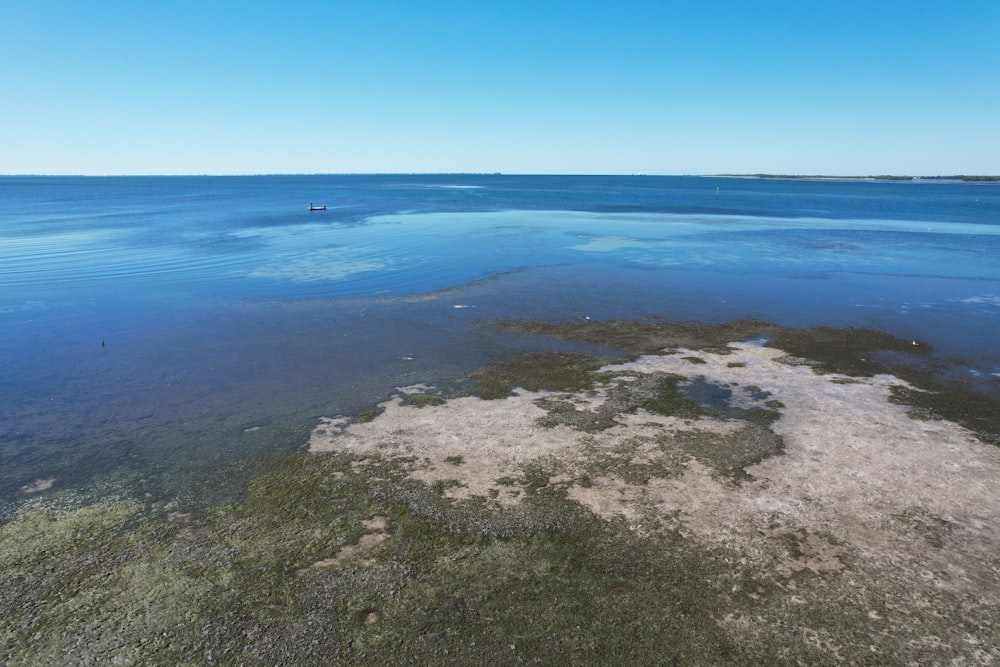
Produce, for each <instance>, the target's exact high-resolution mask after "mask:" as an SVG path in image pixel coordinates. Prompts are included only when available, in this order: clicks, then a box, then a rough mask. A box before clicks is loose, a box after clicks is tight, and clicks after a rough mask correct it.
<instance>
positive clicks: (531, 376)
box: [468, 352, 602, 399]
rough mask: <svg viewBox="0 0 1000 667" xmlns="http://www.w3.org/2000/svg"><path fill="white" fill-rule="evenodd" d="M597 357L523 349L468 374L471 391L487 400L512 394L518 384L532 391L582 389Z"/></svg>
mask: <svg viewBox="0 0 1000 667" xmlns="http://www.w3.org/2000/svg"><path fill="white" fill-rule="evenodd" d="M601 365H602V364H601V362H600V361H599V360H597V359H594V358H592V357H589V356H587V355H585V354H580V353H570V352H521V353H516V354H511V355H508V356H506V357H504V358H503V359H501V360H499V361H497V362H494V363H492V364H489V365H487V366H485V367H483V368H481V369H479V370H476V371H474V372H472V373H469V374H468V378H469V380H471V382H472V387H471V389H470V393H472V394H474V395H476V396H478V397H480V398H484V399H498V398H506V397H507V396H510V394H511V392H512V391H513V390H514V389H515V388H516V387H523V388H524V389H527V390H529V391H540V390H542V389H548V390H551V391H567V392H569V391H580V390H582V389H585V388H588V387H590V386H591V383H592V380H591V376H590V374H591V372H592V371H594V370H596V369H597V368H599V367H600V366H601Z"/></svg>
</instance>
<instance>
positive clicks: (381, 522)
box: [296, 515, 391, 575]
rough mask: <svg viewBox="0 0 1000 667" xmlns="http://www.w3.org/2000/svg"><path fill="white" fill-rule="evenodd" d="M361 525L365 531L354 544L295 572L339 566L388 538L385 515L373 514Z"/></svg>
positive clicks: (362, 561)
mask: <svg viewBox="0 0 1000 667" xmlns="http://www.w3.org/2000/svg"><path fill="white" fill-rule="evenodd" d="M361 526H362V527H363V528H364V529H365V533H364V534H363V535H362V536H361V537H360V538H359V539H358V541H357V542H356V543H355V544H348V545H345V546H343V547H341V548H340V549H338V550H337V553H336V554H334V555H333V556H332V557H331V558H324V559H323V560H320V561H316V562H315V563H313V564H312V565H310V566H309V567H307V568H304V569H302V570H299V571H298V572H297V573H296V574H299V575H302V574H305V573H306V572H308V571H309V570H317V569H320V568H325V567H340V566H341V565H343V564H344V563H347V562H348V561H352V560H357V559H358V558H359V557H361V556H363V555H364V554H366V553H368V552H369V551H371V550H372V549H374V548H375V547H377V546H378V545H380V544H382V543H383V542H385V541H386V540H387V539H388V538H389V528H390V527H391V523H390V521H389V517H387V516H381V515H379V516H374V517H372V518H371V519H367V520H365V521H362V522H361ZM360 563H361V565H362V566H365V567H367V566H368V565H370V564H371V563H370V562H369V561H366V560H361V561H360Z"/></svg>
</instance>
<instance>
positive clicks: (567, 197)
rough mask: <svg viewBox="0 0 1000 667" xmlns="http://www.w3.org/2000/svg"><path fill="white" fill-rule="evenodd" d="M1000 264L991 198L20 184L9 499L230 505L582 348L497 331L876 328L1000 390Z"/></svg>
mask: <svg viewBox="0 0 1000 667" xmlns="http://www.w3.org/2000/svg"><path fill="white" fill-rule="evenodd" d="M717 188H718V190H717ZM310 202H313V203H316V204H320V203H325V204H326V205H327V206H328V209H327V210H326V211H322V212H310V211H308V210H307V209H308V204H309V203H310ZM998 257H1000V186H997V185H993V184H964V183H943V182H931V183H926V182H924V183H921V182H909V183H896V182H892V183H882V182H877V183H873V182H815V181H795V180H760V179H715V178H698V177H548V176H544V177H530V176H473V175H468V176H460V175H452V176H262V177H225V178H223V177H174V178H167V177H153V178H138V177H136V178H68V177H67V178H63V177H60V178H47V177H2V178H0V455H2V459H3V463H4V465H3V466H2V472H0V494H2V495H3V497H5V498H7V499H8V500H10V499H16V498H18V497H19V496H18V495H17V491H18V489H19V488H21V487H22V486H23V485H25V484H28V483H30V482H32V481H34V480H36V479H48V478H53V477H54V478H56V480H57V483H56V487H55V488H66V487H68V486H71V485H88V484H90V485H93V484H97V483H98V481H100V480H106V479H108V478H111V479H113V480H117V481H118V482H120V483H124V484H132V485H141V486H142V487H143V488H146V487H147V486H158V487H159V492H160V493H163V494H166V495H170V494H194V495H198V494H202V495H205V494H209V495H211V494H214V493H217V494H218V495H220V496H225V495H226V494H227V493H229V492H230V491H231V490H232V489H231V488H230V487H231V486H232V488H236V487H238V482H237V481H236V480H238V479H239V478H240V474H239V472H238V471H239V470H242V469H244V467H245V466H244V465H243V464H244V463H245V462H246V461H257V462H261V461H266V460H267V457H268V456H270V455H272V454H278V453H281V452H287V451H290V450H292V449H294V448H295V447H296V446H298V445H299V444H301V442H302V439H303V437H304V435H305V433H306V432H307V431H308V428H309V427H310V426H311V425H312V423H313V422H314V420H315V419H316V418H317V417H318V416H320V415H327V414H334V413H351V412H355V411H357V410H361V409H364V408H365V407H368V406H370V405H371V404H372V403H374V402H375V401H377V400H379V399H381V398H383V397H384V396H385V395H386V394H387V392H390V391H391V390H392V387H394V386H398V385H403V384H410V383H413V382H417V381H427V382H431V383H433V382H440V381H445V380H447V379H450V378H453V377H454V376H456V375H458V374H460V373H462V372H463V371H465V370H468V369H471V368H473V367H475V366H477V365H479V364H481V363H483V362H484V361H487V360H488V359H489V358H490V357H491V355H496V354H499V353H502V352H503V351H504V350H508V349H517V348H519V347H523V346H527V345H531V346H539V345H543V346H549V347H558V346H560V345H561V344H559V343H554V342H551V341H543V340H540V339H534V338H533V339H523V338H519V337H517V336H514V335H512V334H497V333H494V332H493V331H491V329H490V328H489V327H488V325H489V323H490V322H492V321H495V320H497V319H506V318H537V319H554V320H564V319H571V318H586V317H590V318H593V319H604V318H632V317H639V316H644V315H648V314H656V315H662V316H664V317H666V318H669V319H698V320H709V321H724V320H728V319H732V318H737V317H752V318H758V319H764V320H770V321H774V322H777V323H779V324H786V325H795V326H809V325H813V324H829V325H836V326H869V327H874V328H878V329H882V330H885V331H888V332H889V333H893V334H895V335H899V336H902V337H905V338H913V339H919V340H920V341H921V342H922V343H928V344H931V345H932V346H933V347H934V348H935V350H936V351H937V358H938V359H939V360H940V361H942V362H946V363H947V365H948V368H949V370H950V372H952V373H955V374H958V375H962V376H963V377H967V378H969V379H970V380H972V381H977V382H980V383H982V382H984V381H988V380H989V379H990V378H995V377H1000V267H998V263H997V261H996V260H997V258H998ZM994 381H995V380H994ZM995 386H996V385H995V384H994V387H995ZM251 467H252V466H251ZM139 480H144V481H142V482H140V481H139ZM230 481H232V482H233V483H232V485H230V484H229V482H230Z"/></svg>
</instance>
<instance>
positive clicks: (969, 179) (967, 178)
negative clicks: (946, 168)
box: [713, 174, 1000, 183]
mask: <svg viewBox="0 0 1000 667" xmlns="http://www.w3.org/2000/svg"><path fill="white" fill-rule="evenodd" d="M713 176H715V177H716V178H776V179H787V180H804V181H962V182H965V183H1000V176H971V175H956V176H892V175H883V176H822V175H813V176H811V175H801V174H713Z"/></svg>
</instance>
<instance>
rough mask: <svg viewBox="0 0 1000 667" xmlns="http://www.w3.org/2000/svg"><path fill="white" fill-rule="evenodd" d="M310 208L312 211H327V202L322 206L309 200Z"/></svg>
mask: <svg viewBox="0 0 1000 667" xmlns="http://www.w3.org/2000/svg"><path fill="white" fill-rule="evenodd" d="M309 210H310V211H325V210H326V204H323V205H322V206H313V203H312V202H309Z"/></svg>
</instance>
